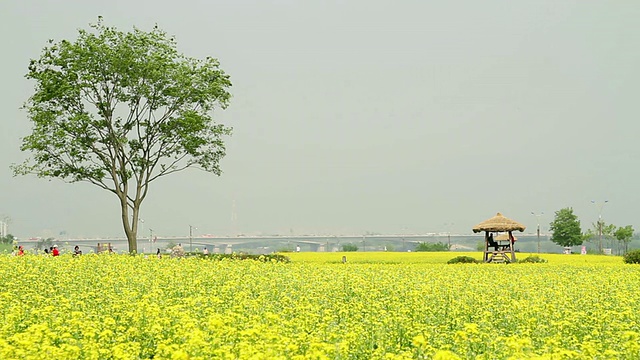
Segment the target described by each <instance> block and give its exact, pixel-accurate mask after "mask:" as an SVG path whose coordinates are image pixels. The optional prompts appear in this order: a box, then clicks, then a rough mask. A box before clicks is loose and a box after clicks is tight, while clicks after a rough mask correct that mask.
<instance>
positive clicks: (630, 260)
mask: <svg viewBox="0 0 640 360" xmlns="http://www.w3.org/2000/svg"><path fill="white" fill-rule="evenodd" d="M622 259H623V261H624V262H625V263H626V264H640V250H632V251H629V252H628V253H626V254H624V257H623V258H622Z"/></svg>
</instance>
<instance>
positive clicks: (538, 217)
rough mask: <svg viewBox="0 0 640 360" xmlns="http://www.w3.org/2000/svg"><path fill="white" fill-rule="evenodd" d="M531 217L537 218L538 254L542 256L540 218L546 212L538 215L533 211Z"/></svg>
mask: <svg viewBox="0 0 640 360" xmlns="http://www.w3.org/2000/svg"><path fill="white" fill-rule="evenodd" d="M531 215H533V216H535V217H536V220H537V222H538V231H537V233H538V254H540V216H542V215H544V212H541V213H540V214H536V213H534V212H533V211H532V212H531Z"/></svg>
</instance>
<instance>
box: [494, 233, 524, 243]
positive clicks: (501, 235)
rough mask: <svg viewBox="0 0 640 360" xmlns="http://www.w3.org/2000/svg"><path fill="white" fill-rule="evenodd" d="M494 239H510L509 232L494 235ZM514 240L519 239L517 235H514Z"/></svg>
mask: <svg viewBox="0 0 640 360" xmlns="http://www.w3.org/2000/svg"><path fill="white" fill-rule="evenodd" d="M493 240H496V241H498V240H500V241H502V240H509V234H508V233H504V234H500V235H498V236H496V237H494V238H493ZM513 240H518V238H517V237H516V236H514V237H513Z"/></svg>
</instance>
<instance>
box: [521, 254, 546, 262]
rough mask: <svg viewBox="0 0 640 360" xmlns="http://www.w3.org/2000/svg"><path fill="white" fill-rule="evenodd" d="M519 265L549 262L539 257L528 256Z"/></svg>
mask: <svg viewBox="0 0 640 360" xmlns="http://www.w3.org/2000/svg"><path fill="white" fill-rule="evenodd" d="M518 262H519V263H546V262H547V260H545V259H543V258H541V257H540V256H537V255H531V256H528V257H526V258H524V259H522V260H518Z"/></svg>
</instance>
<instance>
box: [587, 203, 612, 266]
mask: <svg viewBox="0 0 640 360" xmlns="http://www.w3.org/2000/svg"><path fill="white" fill-rule="evenodd" d="M608 202H609V200H605V201H604V202H601V203H598V202H596V201H595V200H591V203H592V204H594V205H597V206H598V252H599V253H600V254H602V208H603V207H604V204H606V203H608Z"/></svg>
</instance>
